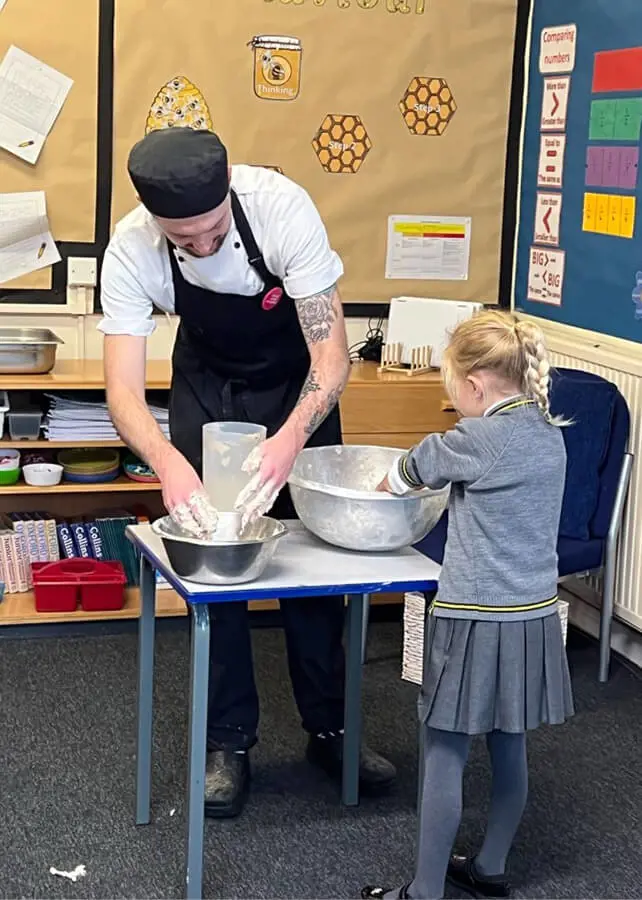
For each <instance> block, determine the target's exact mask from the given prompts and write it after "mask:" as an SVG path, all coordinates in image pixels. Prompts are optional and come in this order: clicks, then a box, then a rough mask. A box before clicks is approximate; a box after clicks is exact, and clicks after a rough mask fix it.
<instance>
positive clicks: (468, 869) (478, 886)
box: [446, 854, 510, 898]
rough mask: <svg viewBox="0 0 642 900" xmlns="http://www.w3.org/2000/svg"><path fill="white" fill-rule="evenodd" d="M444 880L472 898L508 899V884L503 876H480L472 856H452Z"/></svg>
mask: <svg viewBox="0 0 642 900" xmlns="http://www.w3.org/2000/svg"><path fill="white" fill-rule="evenodd" d="M446 879H447V880H448V881H449V882H450V884H452V885H453V887H458V888H461V890H463V891H466V893H468V894H471V895H472V896H473V897H482V898H483V897H510V884H509V882H508V881H507V880H506V877H505V876H504V875H482V874H481V872H478V871H477V868H476V867H475V858H474V857H472V856H457V855H456V854H453V856H451V857H450V862H449V864H448V873H447V875H446Z"/></svg>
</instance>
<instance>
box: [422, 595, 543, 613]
mask: <svg viewBox="0 0 642 900" xmlns="http://www.w3.org/2000/svg"><path fill="white" fill-rule="evenodd" d="M558 600H559V597H558V596H557V595H556V596H555V597H553V598H551V599H550V600H542V601H541V602H540V603H529V604H527V605H526V606H478V605H476V604H474V603H444V602H443V601H442V600H435V601H434V602H433V604H432V605H433V606H435V607H439V609H452V610H457V609H461V610H464V611H465V612H480V613H483V612H492V613H505V612H506V613H519V612H533V611H534V610H537V609H546V607H547V606H553V604H554V603H557V601H558Z"/></svg>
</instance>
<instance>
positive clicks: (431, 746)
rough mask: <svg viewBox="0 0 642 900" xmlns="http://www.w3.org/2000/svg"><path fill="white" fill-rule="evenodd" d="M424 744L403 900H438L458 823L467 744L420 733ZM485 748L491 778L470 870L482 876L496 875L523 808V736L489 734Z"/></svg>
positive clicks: (466, 739)
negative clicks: (411, 862) (411, 868)
mask: <svg viewBox="0 0 642 900" xmlns="http://www.w3.org/2000/svg"><path fill="white" fill-rule="evenodd" d="M424 740H425V743H424V772H423V791H422V799H421V806H420V810H419V816H420V819H419V841H418V848H417V868H416V872H415V878H414V881H413V882H412V884H411V885H410V887H409V888H408V896H409V897H412V898H417V900H439V898H441V897H443V893H444V882H445V879H446V870H447V868H448V861H449V859H450V854H451V853H452V849H453V845H454V843H455V838H456V837H457V831H458V829H459V823H460V821H461V814H462V782H463V774H464V767H465V765H466V761H467V760H468V753H469V750H470V745H471V742H472V738H471V737H470V736H469V735H467V734H455V733H452V732H447V731H436V730H435V729H433V728H426V729H425V732H424ZM486 745H487V747H488V752H489V754H490V760H491V767H492V773H493V777H492V789H491V800H490V809H489V815H488V825H487V828H486V835H485V838H484V844H483V846H482V849H481V851H480V852H479V854H478V856H477V857H476V859H475V865H476V867H477V869H478V871H479V873H480V874H482V875H501V874H503V873H504V868H505V866H506V857H507V856H508V853H509V850H510V848H511V845H512V843H513V839H514V837H515V833H516V832H517V828H518V826H519V823H520V821H521V818H522V815H523V813H524V807H525V806H526V798H527V794H528V764H527V759H526V735H525V734H506V733H504V732H502V731H494V732H492V733H491V734H489V735H487V737H486Z"/></svg>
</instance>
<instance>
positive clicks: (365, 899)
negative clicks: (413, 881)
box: [361, 884, 410, 900]
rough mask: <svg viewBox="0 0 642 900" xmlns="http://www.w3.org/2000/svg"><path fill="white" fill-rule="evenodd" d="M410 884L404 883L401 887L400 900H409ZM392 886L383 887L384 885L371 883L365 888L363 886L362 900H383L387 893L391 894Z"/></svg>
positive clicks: (398, 895)
mask: <svg viewBox="0 0 642 900" xmlns="http://www.w3.org/2000/svg"><path fill="white" fill-rule="evenodd" d="M409 887H410V884H404V885H403V887H400V888H399V893H398V894H397V897H398V898H399V900H408V888H409ZM391 890H392V888H382V887H374V886H373V885H371V884H367V885H366V886H365V887H364V888H361V897H362V900H383V898H384V897H385V895H386V894H389V893H390V891H391Z"/></svg>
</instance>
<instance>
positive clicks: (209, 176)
mask: <svg viewBox="0 0 642 900" xmlns="http://www.w3.org/2000/svg"><path fill="white" fill-rule="evenodd" d="M127 169H128V171H129V176H130V178H131V180H132V182H133V184H134V187H135V188H136V191H137V193H138V196H139V197H140V200H141V203H142V204H143V206H144V207H145V208H146V209H148V210H149V212H150V213H151V214H152V215H153V216H160V217H162V218H164V219H188V218H190V217H191V216H200V215H201V214H202V213H206V212H209V211H210V210H211V209H215V207H217V206H219V205H220V204H221V203H222V202H223V200H225V198H226V197H227V194H228V191H229V186H230V185H229V175H228V164H227V151H226V149H225V147H224V146H223V144H222V143H221V141H220V138H219V137H218V136H217V135H216V134H214V133H213V132H212V131H203V130H199V131H197V130H196V129H194V128H187V127H183V126H174V127H172V128H160V129H156V130H155V131H150V132H149V134H146V135H145V137H144V138H143V139H142V140H140V141H138V143H137V144H135V145H134V147H133V148H132V150H131V153H130V154H129V160H128V163H127Z"/></svg>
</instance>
